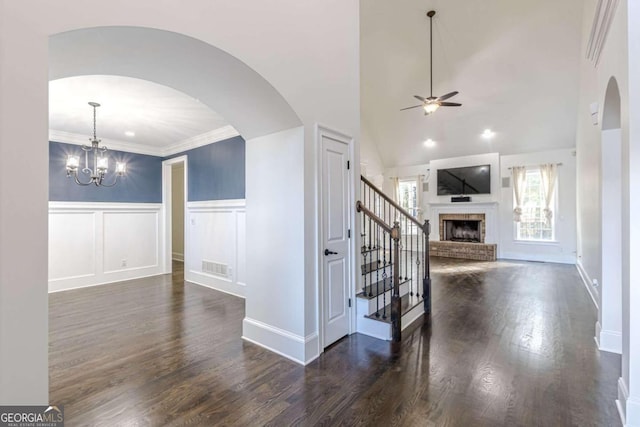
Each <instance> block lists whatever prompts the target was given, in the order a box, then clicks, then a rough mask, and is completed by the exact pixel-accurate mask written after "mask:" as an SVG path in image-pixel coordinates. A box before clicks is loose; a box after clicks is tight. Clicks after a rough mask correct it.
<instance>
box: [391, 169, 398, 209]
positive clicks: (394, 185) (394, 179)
mask: <svg viewBox="0 0 640 427" xmlns="http://www.w3.org/2000/svg"><path fill="white" fill-rule="evenodd" d="M391 186H392V188H393V194H392V195H391V197H393V201H394V202H396V203H398V204H399V203H400V180H399V179H398V177H396V176H392V177H391Z"/></svg>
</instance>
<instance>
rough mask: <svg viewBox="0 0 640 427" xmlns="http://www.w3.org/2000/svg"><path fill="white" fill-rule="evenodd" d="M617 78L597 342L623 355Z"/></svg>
mask: <svg viewBox="0 0 640 427" xmlns="http://www.w3.org/2000/svg"><path fill="white" fill-rule="evenodd" d="M620 108H621V105H620V92H619V89H618V84H617V82H616V79H615V77H611V78H610V79H609V83H608V85H607V90H606V92H605V99H604V108H603V114H602V132H601V221H602V223H601V233H602V235H601V241H602V245H601V250H602V254H601V255H602V258H601V259H602V286H601V289H600V293H599V299H600V301H599V312H598V323H597V324H596V341H597V342H598V347H599V348H600V350H604V351H609V352H613V353H618V354H621V353H622V236H623V221H622V130H621V116H620Z"/></svg>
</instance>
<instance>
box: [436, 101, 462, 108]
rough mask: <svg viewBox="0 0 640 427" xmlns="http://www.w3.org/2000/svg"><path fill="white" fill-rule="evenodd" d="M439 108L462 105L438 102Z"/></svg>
mask: <svg viewBox="0 0 640 427" xmlns="http://www.w3.org/2000/svg"><path fill="white" fill-rule="evenodd" d="M438 104H440V106H441V107H461V106H462V104H458V103H457V102H438Z"/></svg>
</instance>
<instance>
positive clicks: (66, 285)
mask: <svg viewBox="0 0 640 427" xmlns="http://www.w3.org/2000/svg"><path fill="white" fill-rule="evenodd" d="M162 274H163V273H162V272H160V271H157V269H154V271H151V272H145V273H143V274H139V275H135V276H132V277H121V276H118V277H113V278H108V279H106V280H102V281H100V282H98V283H83V282H82V281H75V282H74V281H71V280H66V279H56V280H50V281H49V293H50V294H53V293H56V292H64V291H73V290H75V289H83V288H92V287H94V286H102V285H109V284H112V283H118V282H127V281H129V280H136V279H143V278H145V277H153V276H161V275H162ZM80 277H81V278H82V277H84V276H80ZM86 277H91V278H93V277H95V276H94V275H90V276H86Z"/></svg>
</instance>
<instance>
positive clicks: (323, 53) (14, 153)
mask: <svg viewBox="0 0 640 427" xmlns="http://www.w3.org/2000/svg"><path fill="white" fill-rule="evenodd" d="M34 10H37V11H38V13H34V12H33V11H34ZM69 11H73V13H69ZM358 14H359V2H358V1H357V0H312V1H306V2H291V1H290V0H274V1H271V2H268V3H267V2H251V4H248V3H247V2H226V3H224V5H223V4H222V3H221V2H212V1H209V0H193V1H190V2H189V3H188V4H183V3H175V2H162V3H158V2H156V1H153V0H139V1H137V2H136V5H135V7H132V6H131V2H129V1H125V0H113V1H110V2H108V3H106V2H102V1H97V0H61V1H57V2H55V3H53V2H42V1H37V0H24V1H20V2H14V1H5V0H2V1H1V2H0V93H2V97H0V124H1V126H0V154H1V155H0V211H1V213H0V233H1V235H2V239H1V243H0V403H3V404H9V403H21V404H29V403H34V404H35V403H38V404H46V403H48V402H47V400H48V399H47V396H48V376H47V337H48V330H47V288H46V285H45V283H46V281H47V266H46V264H47V261H46V260H47V253H46V252H47V248H46V245H42V242H43V240H44V239H45V238H46V236H47V199H48V197H47V191H48V188H47V182H48V179H47V169H48V167H47V161H48V144H47V132H48V125H47V123H48V118H47V117H48V111H47V105H48V102H47V97H48V78H49V76H48V68H49V67H48V64H49V52H48V41H49V36H50V35H52V34H56V33H61V32H64V31H70V30H74V29H79V28H85V27H88V26H92V27H93V26H122V25H124V26H127V25H129V26H139V27H147V28H157V29H162V30H167V31H173V32H176V33H180V34H185V35H188V36H191V37H195V38H197V39H199V40H202V41H203V42H205V43H209V44H211V45H213V46H216V47H218V48H220V49H221V50H223V51H225V52H228V53H229V54H231V55H233V56H234V57H236V58H238V59H239V60H241V61H242V62H244V63H245V64H247V65H248V66H249V67H250V68H251V69H253V70H255V71H256V72H257V73H259V74H260V75H261V76H262V77H264V78H265V79H266V80H267V81H268V83H269V84H270V85H271V86H273V88H275V90H276V91H277V92H278V93H280V94H281V95H282V96H283V97H284V99H285V100H286V101H287V103H288V104H289V105H290V106H291V107H292V108H293V110H294V111H295V112H296V114H297V115H298V117H299V118H300V119H301V121H302V122H303V124H304V141H299V142H298V143H299V144H300V145H301V146H302V147H303V148H301V149H303V150H304V155H302V156H300V157H296V159H295V161H296V162H301V164H302V168H303V170H304V173H303V174H302V176H298V177H296V179H299V180H301V181H302V187H301V188H300V192H301V196H300V197H301V199H302V200H301V204H300V206H301V210H299V211H295V212H296V217H295V218H294V222H297V221H302V222H303V223H304V227H303V229H302V230H296V236H297V239H298V242H301V243H298V244H297V245H296V248H297V249H298V250H299V253H302V254H303V255H304V257H303V258H304V259H303V262H304V270H303V272H302V276H300V271H298V268H297V267H295V266H293V265H294V264H290V265H287V266H281V267H282V268H283V269H284V270H285V274H284V275H281V277H280V278H279V279H280V281H281V282H280V286H282V287H284V288H286V289H290V290H291V293H292V294H296V293H298V292H300V293H302V294H303V295H305V297H304V298H303V299H296V300H295V301H296V303H298V304H300V306H299V307H294V308H293V310H298V309H299V310H301V311H302V312H304V316H303V319H302V320H301V319H297V318H296V320H301V321H302V323H303V325H304V326H303V329H304V331H303V332H302V334H303V335H304V336H308V335H310V334H312V333H313V332H314V331H317V328H318V325H317V321H316V319H317V315H316V312H315V310H316V306H317V300H316V298H315V291H316V289H317V286H318V277H319V276H318V275H319V273H318V268H317V255H318V244H317V242H318V236H317V222H318V217H317V205H318V203H317V194H316V188H317V181H318V170H317V161H316V156H317V151H316V141H315V125H316V123H322V124H324V125H326V126H329V127H331V128H335V129H339V130H341V131H342V132H343V133H346V134H349V135H352V136H353V137H354V138H355V140H356V147H355V158H354V159H353V160H354V164H356V165H358V166H356V167H357V170H356V172H358V170H359V152H360V149H359V145H358V144H359V133H360V110H359V90H360V88H359V86H360V85H359V79H360V76H359V60H360V57H359V15H358ZM203 16H206V19H202V17H203ZM310 23H316V24H317V25H310ZM179 65H180V66H182V64H179ZM234 77H238V78H240V79H241V78H242V76H234ZM230 111H233V112H235V113H236V114H238V115H241V114H246V113H247V99H246V98H243V99H236V100H234V102H233V106H232V107H231V108H230ZM250 113H251V116H252V117H254V118H255V120H260V116H259V113H260V112H259V111H257V112H256V111H254V110H251V111H250ZM248 120H249V121H250V120H251V119H250V118H249V119H248ZM238 129H239V130H240V131H241V129H240V128H238ZM24 159H29V170H30V173H29V174H25V173H24ZM276 164H279V165H282V164H281V163H278V162H276ZM284 166H287V167H288V166H289V165H282V167H284ZM285 170H286V169H285ZM16 176H20V177H21V178H20V180H16V179H15V177H16ZM251 176H252V177H254V178H256V179H261V177H257V176H256V175H251ZM249 188H250V185H248V189H249ZM354 191H355V192H356V195H357V189H356V190H354ZM259 199H260V198H259ZM260 200H262V199H260ZM274 203H275V202H274ZM274 203H269V204H268V205H265V206H268V209H267V210H268V211H269V212H271V213H274V212H279V208H278V206H275V205H274ZM250 204H251V201H250V200H249V198H247V209H249V206H250ZM15 206H20V209H19V210H17V209H15ZM270 217H273V216H272V215H270ZM274 218H275V217H274ZM249 224H250V221H249V222H248V223H247V226H249ZM254 232H255V233H257V240H258V241H260V240H264V239H266V238H269V237H270V236H271V234H270V231H269V230H268V229H255V228H254ZM261 236H262V237H261ZM299 245H302V248H300V247H299ZM251 251H254V258H258V253H257V252H256V250H255V249H252V248H251V247H249V246H248V247H247V257H248V258H247V259H249V253H250V252H251ZM260 265H261V266H262V267H263V270H261V271H259V272H257V274H256V276H254V277H255V278H256V279H260V280H262V278H263V277H267V276H269V275H270V272H271V271H272V269H271V268H270V266H267V265H265V264H260ZM34 266H36V267H35V268H34ZM256 267H257V266H255V265H253V266H251V269H252V271H254V269H255V268H256ZM285 279H286V282H282V281H283V280H285ZM247 280H248V281H247V286H251V285H252V283H250V282H249V279H247ZM257 286H260V284H259V283H257ZM257 295H260V294H257ZM260 296H261V297H262V296H264V295H260ZM264 301H265V299H264V298H263V299H261V300H260V303H264ZM256 304H258V302H256ZM248 306H250V304H249V303H248ZM266 320H267V321H269V322H271V321H272V320H273V322H274V324H279V323H280V322H281V320H282V319H280V318H279V315H277V314H276V315H275V316H274V318H273V319H271V318H267V319H266ZM15 325H20V327H19V328H18V327H16V326H15ZM296 328H297V326H296ZM15 348H21V349H23V351H22V352H19V353H18V352H15V351H14V349H15Z"/></svg>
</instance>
